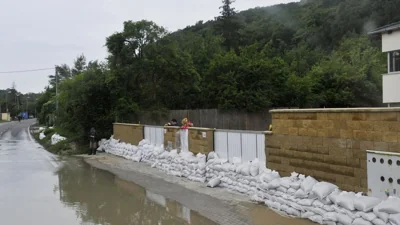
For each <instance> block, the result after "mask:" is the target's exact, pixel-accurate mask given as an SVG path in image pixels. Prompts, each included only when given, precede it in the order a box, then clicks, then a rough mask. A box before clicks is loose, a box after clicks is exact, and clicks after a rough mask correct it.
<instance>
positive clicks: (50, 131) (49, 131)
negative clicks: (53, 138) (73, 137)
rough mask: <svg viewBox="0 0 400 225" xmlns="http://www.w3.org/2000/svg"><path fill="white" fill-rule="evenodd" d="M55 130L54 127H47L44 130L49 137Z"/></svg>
mask: <svg viewBox="0 0 400 225" xmlns="http://www.w3.org/2000/svg"><path fill="white" fill-rule="evenodd" d="M54 132H55V130H54V129H52V128H46V129H45V130H44V131H43V134H44V135H46V137H47V136H50V135H51V134H53V133H54Z"/></svg>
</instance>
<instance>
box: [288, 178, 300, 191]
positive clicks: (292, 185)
mask: <svg viewBox="0 0 400 225" xmlns="http://www.w3.org/2000/svg"><path fill="white" fill-rule="evenodd" d="M300 185H301V181H299V180H298V181H295V182H292V183H291V184H290V188H293V189H295V190H299V189H300Z"/></svg>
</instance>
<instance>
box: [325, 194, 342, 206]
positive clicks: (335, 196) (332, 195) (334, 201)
mask: <svg viewBox="0 0 400 225" xmlns="http://www.w3.org/2000/svg"><path fill="white" fill-rule="evenodd" d="M339 195H340V192H339V191H334V192H332V193H331V194H330V195H329V196H328V199H329V200H330V201H331V202H333V204H336V205H337V198H338V197H339Z"/></svg>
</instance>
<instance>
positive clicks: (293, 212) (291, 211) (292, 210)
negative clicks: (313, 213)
mask: <svg viewBox="0 0 400 225" xmlns="http://www.w3.org/2000/svg"><path fill="white" fill-rule="evenodd" d="M286 212H287V213H288V214H289V215H291V216H294V217H300V216H301V213H300V211H299V210H297V209H295V208H292V207H289V208H288V209H287V211H286Z"/></svg>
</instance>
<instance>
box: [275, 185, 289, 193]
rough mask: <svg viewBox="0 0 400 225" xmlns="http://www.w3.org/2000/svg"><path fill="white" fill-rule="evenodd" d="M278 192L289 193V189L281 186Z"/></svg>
mask: <svg viewBox="0 0 400 225" xmlns="http://www.w3.org/2000/svg"><path fill="white" fill-rule="evenodd" d="M276 190H277V191H280V192H283V193H287V191H288V189H287V188H285V187H282V186H279V187H278V188H277V189H276Z"/></svg>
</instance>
